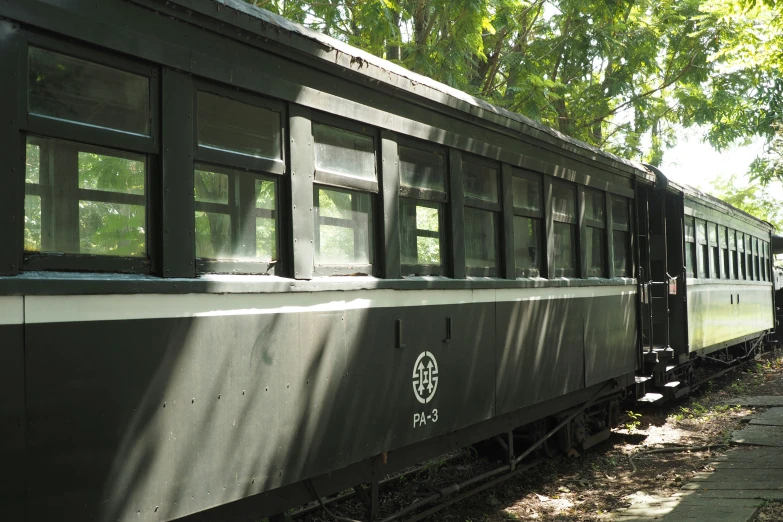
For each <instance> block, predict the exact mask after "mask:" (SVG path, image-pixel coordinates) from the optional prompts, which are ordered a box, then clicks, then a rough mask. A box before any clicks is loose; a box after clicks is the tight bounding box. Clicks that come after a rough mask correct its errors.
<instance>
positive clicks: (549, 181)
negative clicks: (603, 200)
mask: <svg viewBox="0 0 783 522" xmlns="http://www.w3.org/2000/svg"><path fill="white" fill-rule="evenodd" d="M544 183H545V187H546V188H545V191H546V192H545V194H547V195H548V197H547V199H549V201H548V203H547V204H548V210H547V212H548V216H547V220H548V221H549V222H550V223H551V230H550V231H549V232H550V233H549V234H547V244H548V245H549V248H547V252H548V254H549V255H548V256H547V263H548V274H549V279H560V278H565V279H579V278H580V277H581V275H582V274H581V271H582V268H581V265H582V263H581V234H580V233H579V232H580V228H581V227H580V223H579V222H580V219H579V218H580V215H581V212H580V206H579V200H580V199H581V198H580V197H579V192H580V190H579V187H580V185H579V184H578V183H575V182H572V181H567V180H563V179H559V178H555V177H552V176H547V177H546V178H545V182H544ZM557 185H561V186H565V187H568V188H569V189H573V193H574V212H575V213H576V215H575V216H574V217H573V218H569V221H564V220H563V219H558V218H557V217H556V216H555V210H554V205H553V204H552V199H553V197H554V191H555V187H556V186H557ZM570 219H573V221H571V220H570ZM555 223H564V224H568V225H569V226H571V227H573V228H572V229H571V232H572V234H571V237H572V241H573V250H574V252H573V254H574V274H573V275H556V274H555V272H556V271H557V270H563V269H558V268H557V267H555V243H554V241H555Z"/></svg>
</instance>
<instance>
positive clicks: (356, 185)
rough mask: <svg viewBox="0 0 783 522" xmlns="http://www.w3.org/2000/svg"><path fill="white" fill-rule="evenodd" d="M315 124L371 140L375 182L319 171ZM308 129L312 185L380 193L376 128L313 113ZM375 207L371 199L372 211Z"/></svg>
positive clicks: (379, 147) (379, 148)
mask: <svg viewBox="0 0 783 522" xmlns="http://www.w3.org/2000/svg"><path fill="white" fill-rule="evenodd" d="M317 124H320V125H327V126H329V127H335V128H337V129H340V130H344V131H348V132H353V133H355V134H361V135H363V136H367V137H368V138H371V139H372V143H373V157H374V161H373V165H374V166H375V180H368V179H362V178H359V177H356V176H351V175H350V174H343V173H342V172H335V171H333V170H328V169H319V168H318V164H317V159H316V153H315V151H316V148H317V144H316V141H315V134H314V132H315V131H314V128H315V125H317ZM310 129H311V133H312V134H311V136H310V139H311V140H312V143H313V184H315V185H328V186H330V187H337V188H342V189H348V190H357V191H359V192H368V193H373V194H378V193H379V192H380V190H379V187H380V183H379V178H380V176H381V168H380V166H379V158H380V155H381V154H382V151H381V142H380V133H379V132H378V129H377V128H376V127H370V126H369V125H365V124H363V123H360V122H356V121H351V120H347V119H345V118H341V117H339V116H334V115H332V114H327V113H324V112H317V111H313V112H312V116H311V118H310ZM375 205H376V203H375V201H374V198H373V211H375Z"/></svg>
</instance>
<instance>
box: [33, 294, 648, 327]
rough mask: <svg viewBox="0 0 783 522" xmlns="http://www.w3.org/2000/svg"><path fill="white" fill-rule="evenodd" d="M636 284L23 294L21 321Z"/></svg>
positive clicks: (526, 297)
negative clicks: (458, 288)
mask: <svg viewBox="0 0 783 522" xmlns="http://www.w3.org/2000/svg"><path fill="white" fill-rule="evenodd" d="M635 293H636V287H635V286H630V285H625V286H587V287H572V288H568V287H565V288H520V289H501V290H495V289H481V290H355V291H343V292H340V291H324V292H281V293H269V294H135V295H65V296H28V297H25V316H24V318H25V321H26V323H28V324H31V323H63V322H79V321H117V320H132V319H162V318H180V317H218V316H229V315H265V314H285V313H303V312H328V311H345V310H361V309H367V308H390V307H407V306H436V305H453V304H470V303H494V302H514V301H538V300H548V299H569V298H590V297H603V296H620V295H631V294H635Z"/></svg>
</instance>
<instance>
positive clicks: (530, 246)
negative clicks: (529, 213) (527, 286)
mask: <svg viewBox="0 0 783 522" xmlns="http://www.w3.org/2000/svg"><path fill="white" fill-rule="evenodd" d="M514 258H515V260H516V269H517V274H518V275H521V276H522V277H538V276H539V275H540V273H541V272H540V270H541V220H540V219H536V218H529V217H523V216H514Z"/></svg>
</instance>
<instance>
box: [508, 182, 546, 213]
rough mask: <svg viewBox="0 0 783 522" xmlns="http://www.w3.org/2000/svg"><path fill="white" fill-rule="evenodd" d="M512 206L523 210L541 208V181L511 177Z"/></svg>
mask: <svg viewBox="0 0 783 522" xmlns="http://www.w3.org/2000/svg"><path fill="white" fill-rule="evenodd" d="M511 191H512V193H513V199H514V207H515V208H520V209H524V210H532V211H540V210H541V183H540V182H538V181H536V180H534V179H528V178H521V177H519V176H513V177H512V178H511Z"/></svg>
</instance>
